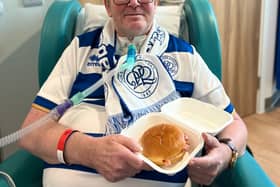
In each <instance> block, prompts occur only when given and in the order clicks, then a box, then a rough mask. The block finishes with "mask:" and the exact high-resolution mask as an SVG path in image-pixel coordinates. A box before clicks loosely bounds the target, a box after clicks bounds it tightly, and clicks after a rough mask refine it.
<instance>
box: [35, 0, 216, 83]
mask: <svg viewBox="0 0 280 187" xmlns="http://www.w3.org/2000/svg"><path fill="white" fill-rule="evenodd" d="M80 10H81V5H80V4H79V2H78V1H77V0H71V1H54V2H53V4H52V5H51V7H50V8H49V10H48V12H47V14H46V17H45V20H44V23H43V27H42V31H41V42H40V50H39V65H38V73H39V85H40V86H41V85H42V84H43V83H44V82H45V80H46V79H47V77H48V75H49V73H50V72H51V70H52V69H53V67H54V65H55V64H56V62H57V60H58V59H59V57H60V56H61V54H62V52H63V50H64V49H65V48H66V46H67V45H69V43H70V42H71V40H72V39H73V37H74V35H75V29H76V20H77V17H78V14H79V11H80ZM183 10H184V11H183V12H184V16H182V22H186V24H182V25H184V27H183V28H181V33H180V35H179V36H184V35H185V33H184V32H188V38H189V42H190V43H191V44H192V45H194V46H195V47H196V49H197V50H198V52H199V53H200V55H201V56H202V58H203V59H204V60H205V62H206V63H207V65H208V66H209V68H210V69H211V70H212V72H213V73H214V74H216V76H217V77H218V78H219V79H221V48H220V39H219V33H218V27H217V23H216V18H215V15H214V12H213V9H212V7H211V5H210V3H209V2H208V0H186V1H185V3H184V6H183ZM186 25H187V26H186Z"/></svg>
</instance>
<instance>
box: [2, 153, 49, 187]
mask: <svg viewBox="0 0 280 187" xmlns="http://www.w3.org/2000/svg"><path fill="white" fill-rule="evenodd" d="M43 164H44V163H43V161H42V160H40V159H39V158H37V157H35V156H33V155H31V154H30V153H29V152H27V151H24V150H19V151H17V152H15V153H14V154H12V155H11V156H9V157H8V159H6V160H4V161H3V162H2V163H1V164H0V171H3V172H5V173H7V174H8V175H10V177H11V178H12V179H13V181H14V182H15V184H16V186H17V187H26V186H28V187H40V186H42V173H43ZM0 186H1V187H9V185H8V183H7V182H5V179H4V178H2V177H0Z"/></svg>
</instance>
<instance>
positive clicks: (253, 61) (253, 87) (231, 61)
mask: <svg viewBox="0 0 280 187" xmlns="http://www.w3.org/2000/svg"><path fill="white" fill-rule="evenodd" d="M265 1H266V0H265ZM210 2H211V3H212V4H213V8H214V11H215V14H216V16H217V20H218V26H219V30H220V36H221V44H222V60H223V84H224V86H225V89H226V91H227V93H228V95H229V96H230V98H231V101H232V102H233V104H234V106H235V108H236V109H237V112H238V113H239V114H240V115H241V116H247V115H250V114H254V113H256V101H257V90H258V87H259V80H258V61H259V55H258V54H259V47H258V46H259V43H260V23H261V6H262V0H246V1H244V0H226V1H220V0H210Z"/></svg>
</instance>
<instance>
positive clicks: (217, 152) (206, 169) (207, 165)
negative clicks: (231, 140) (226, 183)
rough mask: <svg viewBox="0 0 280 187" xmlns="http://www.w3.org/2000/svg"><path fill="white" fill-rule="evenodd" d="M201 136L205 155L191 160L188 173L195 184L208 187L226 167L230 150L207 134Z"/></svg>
mask: <svg viewBox="0 0 280 187" xmlns="http://www.w3.org/2000/svg"><path fill="white" fill-rule="evenodd" d="M202 136H203V139H204V143H205V145H204V146H205V150H206V155H204V156H202V157H195V158H193V159H192V160H191V161H190V163H189V164H188V172H189V176H190V178H191V180H192V181H194V182H195V183H197V184H203V185H210V184H211V183H212V182H213V181H214V179H215V177H216V176H217V175H218V174H219V173H220V172H221V171H222V170H224V169H225V168H226V167H227V166H228V163H229V160H230V158H231V150H230V149H229V148H228V147H227V146H226V145H224V144H221V143H220V142H219V141H218V140H217V139H216V138H215V137H213V136H211V135H209V134H206V133H203V134H202Z"/></svg>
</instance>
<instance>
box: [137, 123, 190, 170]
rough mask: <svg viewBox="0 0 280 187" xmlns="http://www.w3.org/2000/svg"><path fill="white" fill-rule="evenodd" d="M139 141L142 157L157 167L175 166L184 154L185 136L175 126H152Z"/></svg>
mask: <svg viewBox="0 0 280 187" xmlns="http://www.w3.org/2000/svg"><path fill="white" fill-rule="evenodd" d="M140 141H141V145H142V147H143V155H144V156H146V157H147V158H149V159H150V160H151V161H153V162H154V163H155V164H157V165H159V166H169V165H171V164H175V163H177V162H178V161H180V160H181V159H182V158H183V156H184V154H185V153H186V146H187V137H186V134H185V133H184V132H183V130H182V129H181V128H179V127H177V126H176V125H172V124H159V125H156V126H153V127H151V128H150V129H148V130H147V131H145V132H144V134H143V136H142V137H141V140H140Z"/></svg>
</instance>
